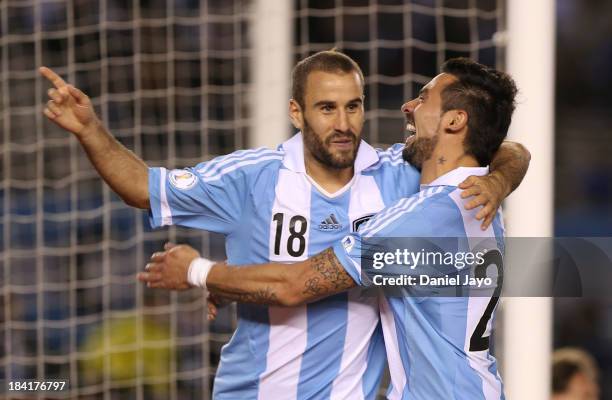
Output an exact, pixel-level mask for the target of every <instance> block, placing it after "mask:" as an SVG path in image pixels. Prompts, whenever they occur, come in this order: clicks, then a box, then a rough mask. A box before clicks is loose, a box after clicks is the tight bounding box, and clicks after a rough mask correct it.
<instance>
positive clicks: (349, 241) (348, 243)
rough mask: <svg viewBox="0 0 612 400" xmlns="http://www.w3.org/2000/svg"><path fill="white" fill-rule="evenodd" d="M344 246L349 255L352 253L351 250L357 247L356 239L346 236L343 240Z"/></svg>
mask: <svg viewBox="0 0 612 400" xmlns="http://www.w3.org/2000/svg"><path fill="white" fill-rule="evenodd" d="M342 246H343V247H344V250H346V252H347V253H350V252H351V250H353V246H355V238H354V237H352V236H351V235H348V236H345V237H344V239H342Z"/></svg>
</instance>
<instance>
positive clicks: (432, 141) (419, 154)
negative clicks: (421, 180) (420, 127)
mask: <svg viewBox="0 0 612 400" xmlns="http://www.w3.org/2000/svg"><path fill="white" fill-rule="evenodd" d="M438 138H439V136H438V135H436V136H434V137H433V138H423V137H421V138H414V139H413V140H412V141H410V142H408V143H407V144H406V147H404V150H403V151H402V158H403V159H404V161H406V162H408V163H410V164H411V165H412V166H414V167H415V168H417V169H419V170H420V169H421V168H422V167H423V162H425V160H427V159H429V158H430V157H431V155H432V154H433V151H434V148H435V147H436V144H437V143H438Z"/></svg>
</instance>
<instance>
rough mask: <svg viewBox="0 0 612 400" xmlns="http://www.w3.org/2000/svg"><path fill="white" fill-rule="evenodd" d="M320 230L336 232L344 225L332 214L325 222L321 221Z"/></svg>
mask: <svg viewBox="0 0 612 400" xmlns="http://www.w3.org/2000/svg"><path fill="white" fill-rule="evenodd" d="M319 229H323V230H336V229H342V224H340V223H339V222H338V220H337V219H336V216H335V215H334V214H333V213H332V214H329V217H327V218H325V220H323V221H321V223H320V224H319Z"/></svg>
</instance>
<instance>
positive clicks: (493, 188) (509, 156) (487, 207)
mask: <svg viewBox="0 0 612 400" xmlns="http://www.w3.org/2000/svg"><path fill="white" fill-rule="evenodd" d="M530 160H531V154H530V153H529V151H528V150H527V149H526V148H525V146H523V145H522V144H520V143H515V142H509V141H505V142H503V143H502V145H501V146H500V147H499V150H497V153H495V156H494V157H493V160H491V165H489V169H490V173H489V175H487V176H480V177H479V176H470V177H468V178H467V179H466V180H465V181H463V182H462V183H461V184H460V185H459V188H460V189H464V190H463V193H461V197H462V198H467V197H470V196H474V198H473V199H472V200H470V201H469V202H468V203H467V204H466V206H465V208H466V209H468V210H471V209H473V208H476V207H479V206H482V209H481V210H480V211H479V212H478V213H477V214H476V218H477V219H478V220H483V223H482V229H486V228H487V227H488V226H489V225H490V224H491V222H493V218H495V214H496V212H497V209H498V208H499V207H500V206H501V203H502V201H503V200H504V199H505V198H506V197H508V195H509V194H510V193H512V191H514V189H516V188H517V187H518V186H519V185H520V183H521V182H522V180H523V178H524V177H525V174H526V173H527V168H529V161H530Z"/></svg>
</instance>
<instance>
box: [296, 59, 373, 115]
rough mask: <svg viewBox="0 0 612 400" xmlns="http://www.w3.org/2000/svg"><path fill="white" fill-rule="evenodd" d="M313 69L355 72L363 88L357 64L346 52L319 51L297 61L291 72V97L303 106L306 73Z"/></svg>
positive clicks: (362, 80) (361, 76)
mask: <svg viewBox="0 0 612 400" xmlns="http://www.w3.org/2000/svg"><path fill="white" fill-rule="evenodd" d="M314 71H323V72H330V73H334V72H341V73H350V72H357V73H358V74H359V79H361V87H362V89H363V86H364V83H365V80H364V78H363V72H362V71H361V68H359V65H357V63H356V62H355V61H354V60H353V59H352V58H350V57H349V56H347V55H346V54H344V53H342V52H340V51H337V50H336V49H331V50H325V51H320V52H318V53H315V54H313V55H311V56H310V57H306V58H305V59H303V60H302V61H300V62H298V63H297V65H296V66H295V67H294V68H293V71H292V73H291V97H292V98H293V100H295V101H297V103H298V104H299V105H300V107H302V108H304V95H305V91H306V80H307V79H308V75H310V73H311V72H314Z"/></svg>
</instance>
